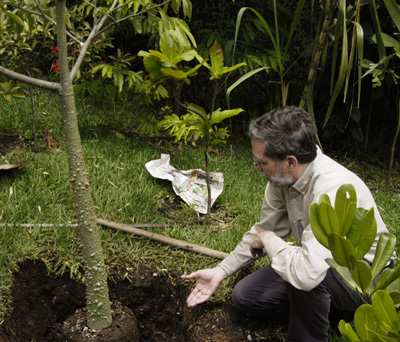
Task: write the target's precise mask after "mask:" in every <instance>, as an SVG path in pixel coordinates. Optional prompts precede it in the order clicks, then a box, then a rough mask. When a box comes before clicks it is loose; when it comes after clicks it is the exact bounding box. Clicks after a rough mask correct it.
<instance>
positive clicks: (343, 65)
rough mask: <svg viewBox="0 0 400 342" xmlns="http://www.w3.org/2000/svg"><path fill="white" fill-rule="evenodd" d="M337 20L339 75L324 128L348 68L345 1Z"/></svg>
mask: <svg viewBox="0 0 400 342" xmlns="http://www.w3.org/2000/svg"><path fill="white" fill-rule="evenodd" d="M339 4H340V6H339V19H338V24H337V25H339V24H340V25H341V32H342V36H343V38H342V56H341V59H340V67H339V74H338V78H337V81H336V84H335V87H334V89H333V92H332V95H331V99H330V102H329V107H328V111H327V113H326V117H325V121H324V125H323V126H324V127H325V126H326V124H327V123H328V120H329V118H330V115H331V113H332V109H333V105H334V104H335V101H336V99H337V97H338V96H339V94H340V91H341V89H342V86H343V83H344V81H345V79H346V73H347V68H348V54H349V53H348V38H347V30H346V1H345V0H339ZM338 40H339V36H336V34H335V44H336V41H338Z"/></svg>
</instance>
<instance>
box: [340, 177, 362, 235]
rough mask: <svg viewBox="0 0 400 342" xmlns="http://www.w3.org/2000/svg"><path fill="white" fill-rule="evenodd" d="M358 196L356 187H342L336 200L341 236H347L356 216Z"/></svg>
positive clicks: (348, 185)
mask: <svg viewBox="0 0 400 342" xmlns="http://www.w3.org/2000/svg"><path fill="white" fill-rule="evenodd" d="M356 206H357V194H356V189H355V188H354V185H352V184H344V185H342V186H341V187H340V188H339V189H338V191H337V193H336V198H335V211H336V214H337V217H338V219H339V225H340V231H339V233H338V234H339V235H340V236H343V237H344V236H346V235H347V232H348V231H349V229H350V227H351V224H352V223H353V220H354V216H355V215H356Z"/></svg>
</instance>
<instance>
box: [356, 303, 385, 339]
mask: <svg viewBox="0 0 400 342" xmlns="http://www.w3.org/2000/svg"><path fill="white" fill-rule="evenodd" d="M354 326H355V327H356V330H357V334H358V336H360V339H361V341H375V339H374V335H373V333H372V331H376V330H377V329H378V327H379V322H378V320H377V319H376V317H375V314H374V311H373V309H372V305H370V304H363V305H361V306H360V307H359V308H358V309H357V310H356V312H355V314H354Z"/></svg>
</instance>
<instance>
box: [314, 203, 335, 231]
mask: <svg viewBox="0 0 400 342" xmlns="http://www.w3.org/2000/svg"><path fill="white" fill-rule="evenodd" d="M318 211H319V221H320V223H321V225H322V226H323V227H324V228H325V230H326V231H330V232H334V233H337V234H339V232H340V229H339V219H338V216H337V214H336V211H335V209H334V208H333V207H332V206H331V205H330V204H328V203H326V202H321V203H320V204H319V208H318Z"/></svg>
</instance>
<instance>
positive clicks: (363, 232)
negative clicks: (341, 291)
mask: <svg viewBox="0 0 400 342" xmlns="http://www.w3.org/2000/svg"><path fill="white" fill-rule="evenodd" d="M310 223H311V228H312V231H313V233H314V235H315V237H316V239H317V240H318V241H319V242H320V243H321V244H322V245H323V246H324V247H325V248H327V249H329V250H330V251H331V252H332V258H327V259H326V262H327V263H328V264H329V266H330V267H332V268H333V269H334V270H335V271H336V272H337V273H338V274H339V275H340V276H341V277H342V278H343V279H344V281H345V282H346V284H347V285H348V286H349V287H350V288H351V289H352V290H354V291H356V292H358V293H360V294H361V295H362V296H364V297H365V304H363V305H361V306H360V307H359V308H358V309H357V310H356V312H355V315H354V327H355V329H356V331H355V330H354V329H353V327H352V325H351V324H350V323H346V322H345V321H344V320H341V321H340V323H339V330H340V332H341V333H342V335H343V338H344V340H345V341H346V342H350V341H372V342H374V341H388V342H389V341H393V342H394V341H399V339H400V313H399V312H398V306H399V303H400V266H397V267H395V268H389V267H386V266H387V265H388V264H389V262H390V259H391V258H392V256H393V255H394V251H395V248H396V237H395V236H394V235H393V234H388V233H386V234H381V235H380V236H379V241H378V245H377V248H376V254H375V257H374V260H373V262H372V264H369V263H368V262H366V261H365V260H364V259H363V258H364V256H365V255H366V254H367V252H368V251H369V250H370V248H371V247H372V245H373V243H374V241H375V238H376V234H377V224H376V220H375V215H374V208H371V209H369V210H366V209H364V208H359V207H357V194H356V191H355V188H354V186H353V185H351V184H345V185H343V186H341V187H340V188H339V189H338V191H337V194H336V198H335V206H334V207H333V206H332V204H331V201H330V198H329V196H328V195H326V194H325V195H321V197H320V199H319V202H318V203H313V204H311V206H310Z"/></svg>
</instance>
